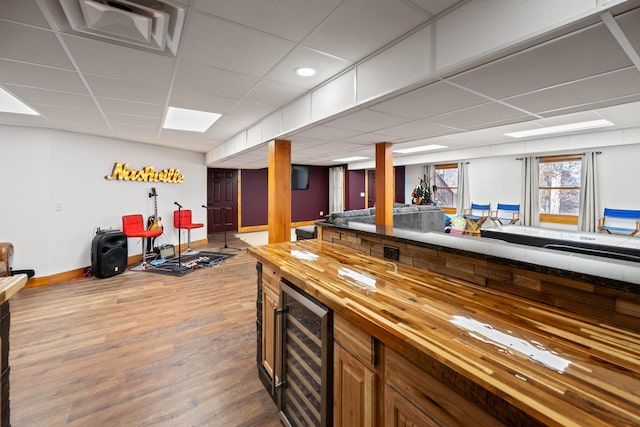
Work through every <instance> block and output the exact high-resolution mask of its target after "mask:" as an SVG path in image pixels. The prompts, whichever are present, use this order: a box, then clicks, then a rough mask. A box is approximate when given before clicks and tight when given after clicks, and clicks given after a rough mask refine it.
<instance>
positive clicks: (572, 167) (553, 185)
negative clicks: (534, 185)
mask: <svg viewBox="0 0 640 427" xmlns="http://www.w3.org/2000/svg"><path fill="white" fill-rule="evenodd" d="M581 172H582V157H581V156H553V157H541V158H540V168H539V184H538V188H539V202H540V221H542V222H557V223H563V224H577V223H578V211H579V209H580V177H581Z"/></svg>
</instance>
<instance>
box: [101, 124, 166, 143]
mask: <svg viewBox="0 0 640 427" xmlns="http://www.w3.org/2000/svg"><path fill="white" fill-rule="evenodd" d="M111 127H112V128H113V134H114V136H116V137H118V138H123V139H130V140H134V141H135V140H137V139H139V138H143V139H145V140H146V141H148V142H151V141H154V142H155V140H156V139H157V138H158V128H157V127H147V126H135V125H130V124H125V123H112V124H111Z"/></svg>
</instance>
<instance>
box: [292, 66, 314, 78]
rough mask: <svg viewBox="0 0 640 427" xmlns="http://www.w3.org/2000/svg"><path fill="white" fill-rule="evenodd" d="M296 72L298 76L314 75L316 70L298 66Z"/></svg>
mask: <svg viewBox="0 0 640 427" xmlns="http://www.w3.org/2000/svg"><path fill="white" fill-rule="evenodd" d="M296 74H297V75H299V76H300V77H311V76H315V74H316V70H315V69H313V68H311V67H298V68H296Z"/></svg>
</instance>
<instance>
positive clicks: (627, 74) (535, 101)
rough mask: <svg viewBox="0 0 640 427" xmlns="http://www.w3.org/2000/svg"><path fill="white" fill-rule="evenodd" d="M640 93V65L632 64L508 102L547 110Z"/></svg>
mask: <svg viewBox="0 0 640 427" xmlns="http://www.w3.org/2000/svg"><path fill="white" fill-rule="evenodd" d="M638 93H640V72H639V71H638V69H637V68H635V67H632V68H628V69H626V70H622V71H616V72H612V73H608V74H605V75H601V76H597V77H592V78H589V79H584V80H579V81H576V82H572V83H567V84H564V85H560V86H555V87H552V88H549V89H543V90H540V91H537V92H533V93H529V94H526V95H521V96H516V97H513V98H507V99H505V101H506V102H507V103H509V104H512V105H515V106H517V107H519V108H522V109H525V110H527V111H531V112H534V113H543V112H545V111H551V110H558V109H561V108H567V107H571V106H574V105H581V104H589V103H593V102H596V101H599V100H606V99H614V98H618V97H622V96H625V95H629V94H638Z"/></svg>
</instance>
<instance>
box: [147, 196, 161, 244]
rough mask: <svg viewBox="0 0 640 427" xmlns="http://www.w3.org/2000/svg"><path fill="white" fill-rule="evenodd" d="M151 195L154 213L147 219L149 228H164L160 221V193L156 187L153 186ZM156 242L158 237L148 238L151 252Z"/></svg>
mask: <svg viewBox="0 0 640 427" xmlns="http://www.w3.org/2000/svg"><path fill="white" fill-rule="evenodd" d="M149 197H153V215H151V216H150V217H149V218H148V219H147V230H162V229H163V227H162V224H161V223H160V217H159V216H158V193H156V188H155V187H152V188H151V192H150V193H149ZM155 243H156V238H155V237H153V238H151V239H147V252H151V249H152V248H153V247H154V245H155Z"/></svg>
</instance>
